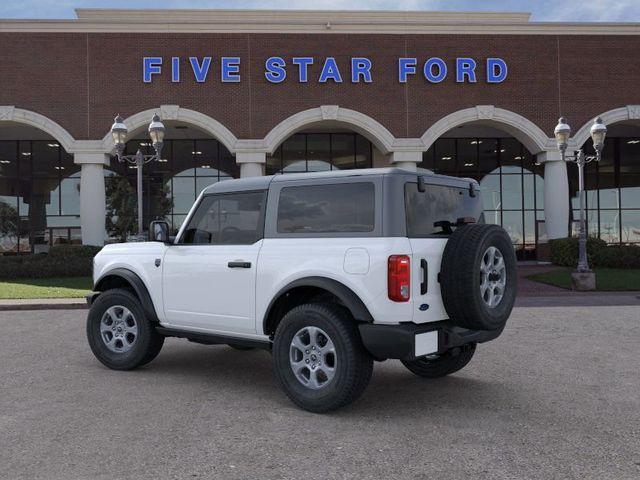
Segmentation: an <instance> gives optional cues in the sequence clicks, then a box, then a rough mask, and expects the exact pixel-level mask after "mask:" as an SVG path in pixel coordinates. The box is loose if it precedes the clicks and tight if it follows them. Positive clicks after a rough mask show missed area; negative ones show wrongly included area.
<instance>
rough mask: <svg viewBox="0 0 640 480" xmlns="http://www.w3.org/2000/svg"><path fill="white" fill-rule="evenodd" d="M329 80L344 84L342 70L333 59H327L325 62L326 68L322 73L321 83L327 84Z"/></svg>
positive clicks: (324, 67)
mask: <svg viewBox="0 0 640 480" xmlns="http://www.w3.org/2000/svg"><path fill="white" fill-rule="evenodd" d="M327 80H333V81H334V82H336V83H342V77H341V76H340V69H338V64H337V63H336V59H335V58H333V57H327V59H326V60H325V61H324V66H323V67H322V71H321V72H320V80H318V81H319V82H320V83H325V82H326V81H327Z"/></svg>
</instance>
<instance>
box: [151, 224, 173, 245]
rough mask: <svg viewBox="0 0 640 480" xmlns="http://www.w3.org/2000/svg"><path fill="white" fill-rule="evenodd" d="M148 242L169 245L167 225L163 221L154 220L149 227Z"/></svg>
mask: <svg viewBox="0 0 640 480" xmlns="http://www.w3.org/2000/svg"><path fill="white" fill-rule="evenodd" d="M149 240H150V241H152V242H163V243H169V224H168V223H167V222H165V221H164V220H154V221H153V222H151V225H149Z"/></svg>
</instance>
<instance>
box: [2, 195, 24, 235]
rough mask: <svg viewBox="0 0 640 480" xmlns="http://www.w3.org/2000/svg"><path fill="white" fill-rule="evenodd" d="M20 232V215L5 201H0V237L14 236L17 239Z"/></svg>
mask: <svg viewBox="0 0 640 480" xmlns="http://www.w3.org/2000/svg"><path fill="white" fill-rule="evenodd" d="M19 232H20V215H18V210H17V209H16V208H15V207H13V206H11V205H9V204H8V203H6V202H2V201H0V237H9V238H15V241H16V242H17V241H18V236H19Z"/></svg>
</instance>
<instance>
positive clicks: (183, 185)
mask: <svg viewBox="0 0 640 480" xmlns="http://www.w3.org/2000/svg"><path fill="white" fill-rule="evenodd" d="M138 148H140V150H141V151H142V152H143V153H145V154H152V153H153V147H152V146H151V144H150V142H149V141H148V140H147V139H137V140H132V141H130V142H128V143H127V146H126V152H129V153H135V152H136V151H137V150H138ZM130 167H131V165H130V164H121V163H119V162H118V161H117V159H115V158H113V159H112V160H111V170H110V171H105V176H106V177H111V176H113V175H119V176H124V177H125V178H127V180H128V181H129V184H130V185H131V187H132V189H133V191H134V192H135V188H136V176H137V170H136V169H135V168H130ZM239 174H240V171H239V167H238V165H237V163H236V161H235V157H234V156H233V155H231V153H230V152H229V151H228V150H227V148H225V146H224V145H222V144H221V143H220V142H218V141H217V140H215V139H195V140H171V139H169V140H165V144H164V147H163V149H162V160H161V161H153V162H150V163H147V164H146V165H145V166H144V168H143V199H144V205H143V223H144V225H148V224H149V222H150V221H151V220H157V219H165V220H166V221H167V222H168V223H169V225H171V226H172V230H173V231H177V229H178V228H179V227H180V225H181V224H182V222H183V221H184V218H185V216H186V214H187V213H188V212H189V210H190V209H191V206H192V205H193V203H194V201H195V199H196V197H197V195H199V194H200V192H201V191H202V190H203V189H204V188H206V187H208V186H209V185H212V184H214V183H216V182H219V181H222V180H227V179H230V178H237V177H239V176H240V175H239ZM136 214H137V213H136ZM134 228H137V225H136V226H135V227H134Z"/></svg>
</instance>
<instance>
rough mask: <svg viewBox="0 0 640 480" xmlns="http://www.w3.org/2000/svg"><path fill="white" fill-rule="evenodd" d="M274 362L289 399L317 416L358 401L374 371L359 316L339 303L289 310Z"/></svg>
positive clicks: (276, 341)
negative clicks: (359, 326)
mask: <svg viewBox="0 0 640 480" xmlns="http://www.w3.org/2000/svg"><path fill="white" fill-rule="evenodd" d="M273 359H274V363H275V370H276V377H277V379H278V381H279V383H280V385H281V386H282V388H283V389H284V391H285V393H286V394H287V396H288V397H289V398H290V399H291V400H292V401H293V402H294V403H295V404H296V405H298V406H299V407H300V408H303V409H305V410H309V411H311V412H317V413H322V412H327V411H329V410H334V409H336V408H340V407H342V406H345V405H347V404H349V403H351V402H353V401H354V400H356V399H357V398H358V397H359V396H360V395H361V394H362V392H364V390H365V388H366V387H367V385H368V384H369V380H370V379H371V373H372V371H373V359H372V358H371V356H370V355H369V353H368V352H367V351H366V350H365V348H364V346H363V345H362V341H361V340H360V335H359V333H358V328H357V325H356V324H355V322H354V320H353V318H351V315H350V314H349V312H348V311H347V310H345V309H344V308H342V307H340V306H337V305H333V304H320V303H312V304H305V305H300V306H298V307H296V308H294V309H293V310H291V311H289V312H288V313H287V314H286V315H285V316H284V318H283V319H282V321H281V322H280V324H279V325H278V328H277V330H276V334H275V338H274V342H273Z"/></svg>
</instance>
